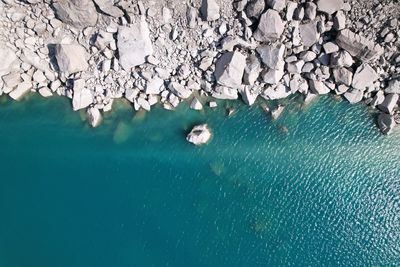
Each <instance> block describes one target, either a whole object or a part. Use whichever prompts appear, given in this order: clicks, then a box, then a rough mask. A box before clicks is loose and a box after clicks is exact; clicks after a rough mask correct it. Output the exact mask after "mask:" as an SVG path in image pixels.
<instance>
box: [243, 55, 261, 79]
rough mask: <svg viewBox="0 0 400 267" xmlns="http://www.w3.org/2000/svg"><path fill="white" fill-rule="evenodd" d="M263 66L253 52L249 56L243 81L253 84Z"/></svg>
mask: <svg viewBox="0 0 400 267" xmlns="http://www.w3.org/2000/svg"><path fill="white" fill-rule="evenodd" d="M260 71H261V66H260V62H259V60H258V58H257V57H256V56H255V55H254V54H252V55H250V56H249V57H248V58H247V65H246V68H245V69H244V75H243V82H244V83H245V84H247V85H253V84H254V83H255V82H256V81H257V79H258V76H259V75H260Z"/></svg>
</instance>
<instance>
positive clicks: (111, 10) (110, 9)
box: [93, 0, 124, 18]
mask: <svg viewBox="0 0 400 267" xmlns="http://www.w3.org/2000/svg"><path fill="white" fill-rule="evenodd" d="M93 1H94V2H95V4H96V5H97V6H98V7H99V9H100V10H101V11H102V12H103V13H104V14H107V15H109V16H112V17H115V18H120V17H123V16H124V12H123V11H122V10H121V9H120V8H118V7H116V6H114V1H112V0H93Z"/></svg>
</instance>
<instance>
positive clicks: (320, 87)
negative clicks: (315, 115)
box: [308, 80, 331, 95]
mask: <svg viewBox="0 0 400 267" xmlns="http://www.w3.org/2000/svg"><path fill="white" fill-rule="evenodd" d="M308 85H309V87H310V89H311V91H312V92H313V93H314V94H318V95H325V94H328V93H329V92H330V91H331V90H330V89H329V87H328V86H326V85H325V83H324V82H322V81H316V80H309V81H308Z"/></svg>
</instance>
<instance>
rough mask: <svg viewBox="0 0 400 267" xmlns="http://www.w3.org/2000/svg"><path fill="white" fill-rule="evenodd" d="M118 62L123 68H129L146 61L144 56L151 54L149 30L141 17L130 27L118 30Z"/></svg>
mask: <svg viewBox="0 0 400 267" xmlns="http://www.w3.org/2000/svg"><path fill="white" fill-rule="evenodd" d="M118 51H119V62H120V64H121V66H122V68H123V69H124V70H126V71H127V70H130V69H131V68H133V67H136V66H139V65H141V64H143V63H145V62H146V57H147V56H150V55H152V54H153V46H152V44H151V39H150V31H149V27H148V26H147V22H146V21H145V20H144V18H143V17H142V18H141V20H140V21H139V22H136V23H133V24H132V25H131V27H120V28H119V30H118Z"/></svg>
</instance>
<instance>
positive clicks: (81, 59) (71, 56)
mask: <svg viewBox="0 0 400 267" xmlns="http://www.w3.org/2000/svg"><path fill="white" fill-rule="evenodd" d="M55 56H56V60H57V65H58V68H59V70H60V71H61V72H67V73H75V72H79V71H85V70H87V69H88V68H89V64H88V63H87V60H88V57H89V56H88V54H87V52H86V50H85V48H84V47H83V46H81V45H78V44H57V45H56V55H55Z"/></svg>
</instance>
